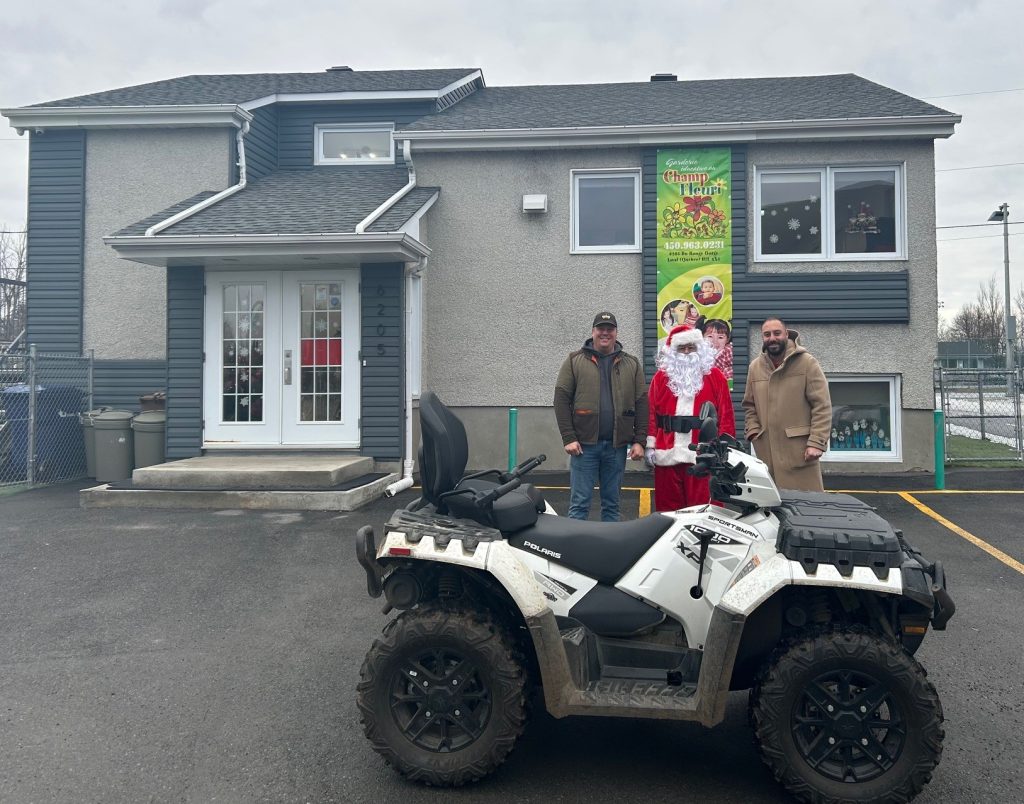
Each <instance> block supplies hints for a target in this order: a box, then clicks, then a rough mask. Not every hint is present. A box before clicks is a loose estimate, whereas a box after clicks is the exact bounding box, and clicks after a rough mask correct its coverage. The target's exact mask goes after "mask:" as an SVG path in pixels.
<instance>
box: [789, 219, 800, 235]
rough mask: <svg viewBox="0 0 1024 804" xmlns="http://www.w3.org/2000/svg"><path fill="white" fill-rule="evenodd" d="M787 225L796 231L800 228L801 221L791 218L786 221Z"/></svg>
mask: <svg viewBox="0 0 1024 804" xmlns="http://www.w3.org/2000/svg"><path fill="white" fill-rule="evenodd" d="M786 226H788V227H789V228H790V229H791V230H792V231H794V232H795V231H796V230H797V229H799V228H800V221H798V220H797V219H796V218H790V219H789V220H788V221H786Z"/></svg>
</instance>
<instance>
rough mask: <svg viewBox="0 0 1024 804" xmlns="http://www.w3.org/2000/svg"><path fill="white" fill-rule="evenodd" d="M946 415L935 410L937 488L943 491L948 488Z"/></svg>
mask: <svg viewBox="0 0 1024 804" xmlns="http://www.w3.org/2000/svg"><path fill="white" fill-rule="evenodd" d="M944 419H945V416H944V415H943V413H942V411H941V410H937V411H935V488H936V490H938V491H942V490H943V489H945V488H946V439H945V430H946V425H945V421H944Z"/></svg>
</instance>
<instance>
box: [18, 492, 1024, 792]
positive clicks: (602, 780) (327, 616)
mask: <svg viewBox="0 0 1024 804" xmlns="http://www.w3.org/2000/svg"><path fill="white" fill-rule="evenodd" d="M984 477H988V478H990V480H991V479H992V478H993V477H994V478H995V479H994V480H992V482H991V484H990V485H994V486H998V485H999V476H998V474H996V473H990V474H989V475H984ZM1005 477H1006V478H1010V480H1012V482H1017V483H1018V485H1017V487H1016V488H1017V489H1018V490H1019V489H1020V488H1021V484H1020V483H1019V478H1017V479H1014V478H1013V476H1011V475H1006V476H1005ZM982 478H983V476H982V475H977V476H976V480H977V481H978V482H977V483H976V485H982V486H984V485H985V484H986V482H987V481H983V480H982ZM555 480H557V477H555V478H549V481H555ZM952 480H956V477H955V476H954V477H953V478H952ZM1010 480H1007V481H1005V482H1010ZM549 484H550V485H557V483H555V482H550V483H549ZM905 485H914V484H913V483H910V482H907V483H906V484H905ZM926 485H927V484H926V483H923V482H918V483H917V486H918V487H919V488H922V487H923V486H926ZM953 485H954V483H952V482H951V483H950V486H951V487H952V486H953ZM882 490H883V491H886V492H893V491H898V490H899V489H896V488H887V489H882ZM923 490H924V489H923V488H922V491H923ZM861 493H863V496H864V498H865V499H866V500H868V501H869V502H871V503H872V504H874V505H877V506H878V507H879V510H880V512H881V513H882V515H883V516H885V517H887V518H889V519H890V520H891V521H892V522H893V524H894V525H895V526H896V527H900V528H903V529H904V531H905V532H906V533H907V535H908V536H909V537H910V538H911V540H912V541H913V542H914V543H915V544H916V545H917V546H918V547H920V548H921V549H923V550H924V551H925V552H926V554H927V555H929V556H935V557H938V558H941V559H942V560H943V561H944V562H945V564H946V567H947V572H948V573H949V576H950V582H951V590H952V593H953V595H954V596H955V599H956V601H957V605H958V609H959V610H958V613H957V616H956V617H955V618H954V619H953V621H952V622H951V624H950V630H949V631H947V632H946V633H944V634H943V633H938V634H935V633H933V634H930V635H929V637H928V639H927V640H926V641H925V644H924V646H923V647H922V649H921V651H920V653H919V657H920V658H921V660H922V661H923V662H924V664H925V666H926V667H927V668H928V669H929V672H930V676H931V678H932V679H933V681H934V682H935V684H936V686H937V687H938V689H939V692H940V695H941V696H942V699H943V703H944V706H945V710H946V718H947V738H946V748H945V755H944V758H943V761H942V764H941V765H940V766H939V768H938V771H937V773H936V776H935V779H934V781H933V782H932V784H931V785H930V786H929V787H928V788H926V791H925V793H924V794H923V795H922V796H921V797H920V798H919V799H918V800H919V801H922V802H960V801H979V800H989V801H1011V800H1020V787H1021V781H1022V779H1021V768H1022V767H1024V748H1022V745H1021V739H1020V735H1021V734H1022V733H1024V696H1022V692H1024V689H1022V680H1021V667H1022V666H1024V650H1022V647H1021V646H1022V645H1024V617H1022V616H1021V613H1022V612H1024V574H1022V572H1024V568H1015V567H1014V566H1013V562H1021V561H1024V536H1022V534H1021V528H1020V519H1021V513H1020V512H1021V511H1022V510H1024V496H1021V495H1019V494H1016V495H1010V494H1002V493H998V492H996V493H985V494H943V495H935V494H925V493H921V494H919V495H917V496H915V497H914V498H913V499H914V500H917V501H919V502H922V503H923V505H925V506H926V507H927V508H928V509H929V510H930V511H931V513H928V512H926V511H923V510H921V509H920V508H918V507H915V506H914V505H913V504H912V501H911V500H908V499H906V498H904V497H901V496H899V495H898V494H895V493H864V492H861ZM548 494H549V497H550V498H551V499H552V500H553V502H554V504H555V506H556V507H557V508H559V510H564V504H565V492H563V491H558V490H551V491H549V492H548ZM411 495H412V492H407V493H406V494H405V495H403V496H402V497H400V498H399V500H398V501H397V502H404V500H405V498H406V497H410V496H411ZM640 498H641V492H626V498H625V503H626V504H625V506H624V512H625V514H626V515H627V516H634V515H635V513H636V511H637V510H638V509H639V505H640ZM395 502H396V501H381V502H380V503H379V504H376V505H374V506H373V507H372V508H370V509H368V510H365V509H364V511H362V512H356V513H352V514H342V515H333V514H329V513H319V512H318V513H268V512H242V511H217V512H210V511H133V510H104V509H94V510H88V511H83V510H80V509H79V508H78V506H77V495H76V491H75V489H74V488H73V487H60V488H54V489H43V490H38V491H33V492H29V493H23V494H17V495H13V496H7V497H0V761H2V764H0V801H4V802H7V801H11V802H25V801H69V802H70V801H76V802H77V801H97V802H99V801H104V802H109V801H132V802H135V801H214V800H216V801H274V802H277V801H297V802H298V801H345V802H381V801H384V802H389V801H401V802H403V804H413V803H414V802H449V801H465V802H470V801H472V802H476V801H495V802H499V801H500V802H508V801H523V802H534V801H535V802H542V801H543V802H551V801H564V802H570V801H584V800H586V801H590V802H593V801H603V800H616V799H618V800H641V799H643V800H648V801H669V800H675V801H686V800H688V799H697V800H700V801H702V802H783V801H787V800H788V799H787V797H786V796H785V795H784V794H783V792H782V791H781V789H780V788H779V787H778V786H777V785H776V784H775V783H774V782H773V781H772V779H771V777H770V775H769V773H768V771H767V770H766V769H765V768H764V766H762V765H761V763H760V760H759V758H758V756H757V754H756V753H755V750H754V748H753V745H752V741H751V736H750V732H749V729H748V727H747V724H746V712H745V695H744V694H736V695H734V696H733V700H732V701H731V703H730V707H729V710H728V716H727V719H726V722H725V723H723V724H722V725H720V726H719V727H717V728H715V729H713V730H710V731H707V730H704V729H702V728H700V727H698V726H695V725H693V724H686V723H658V722H649V721H630V720H619V719H611V718H593V719H592V718H577V719H569V720H563V721H556V720H554V719H552V718H550V717H548V716H547V715H545V714H539V715H537V716H535V718H534V720H533V722H532V723H531V724H530V726H529V727H528V729H527V732H526V734H525V736H524V738H523V740H522V741H521V743H520V745H519V746H518V747H517V749H516V750H515V751H514V752H513V754H512V756H511V757H510V759H509V761H508V763H507V764H506V765H505V766H504V767H503V768H502V769H501V770H500V771H499V772H498V773H497V774H495V775H494V776H492V777H491V778H489V779H487V780H485V781H484V782H482V783H480V784H476V785H473V786H471V787H470V788H468V789H464V790H458V791H439V790H432V789H429V788H422V787H419V786H417V785H412V784H407V783H405V782H403V781H402V780H400V779H399V778H398V777H397V776H396V775H395V774H394V773H392V772H391V771H390V770H389V769H388V768H386V767H385V766H384V764H383V762H382V761H380V760H379V759H378V757H377V756H376V755H375V754H374V753H373V752H372V751H371V750H370V749H369V747H368V744H367V743H366V742H365V741H364V739H363V738H362V735H361V732H360V729H359V726H358V716H357V713H356V708H355V705H354V689H353V688H354V685H355V681H356V677H357V673H358V668H359V664H360V662H361V660H362V656H363V654H364V652H365V650H366V648H367V647H368V645H369V643H370V642H371V640H372V639H373V638H374V635H375V634H376V633H378V632H379V630H380V627H381V626H382V625H383V623H384V620H385V618H384V617H383V616H381V614H380V611H379V605H380V604H379V602H378V601H371V600H370V599H369V598H367V597H366V594H365V581H364V576H363V573H362V571H361V569H359V567H358V565H357V564H356V563H355V560H354V558H353V547H352V536H353V533H354V531H355V528H356V527H357V526H358V525H361V524H363V523H364V522H373V523H376V524H379V523H380V522H382V521H383V520H384V519H385V518H386V517H387V514H388V513H389V511H390V509H391V508H392V507H393V506H394V504H395ZM933 514H934V515H937V516H939V517H944V518H945V519H947V520H948V521H949V522H950V523H951V524H953V525H955V526H959V527H960V528H961V529H963V530H964V531H965V532H966V533H967V534H968V535H970V536H973V537H974V538H975V540H976V541H972V540H970V539H968V538H967V536H965V535H963V534H962V533H957V532H954V531H953V530H951V529H950V528H949V527H948V526H947V525H945V524H942V523H941V522H940V521H938V520H937V519H936V518H935V516H933ZM979 542H981V543H982V544H979ZM983 545H988V546H989V547H991V548H992V549H993V550H994V551H995V552H992V551H986V549H984V547H983ZM1000 556H1002V558H1001V557H1000ZM1006 559H1009V562H1010V563H1007V560H1006Z"/></svg>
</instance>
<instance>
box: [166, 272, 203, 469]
mask: <svg viewBox="0 0 1024 804" xmlns="http://www.w3.org/2000/svg"><path fill="white" fill-rule="evenodd" d="M204 279H205V275H204V272H203V269H202V268H171V269H170V270H168V271H167V440H166V444H167V458H168V459H169V460H171V459H175V458H191V457H193V456H195V455H199V454H200V453H201V452H202V445H203V284H204Z"/></svg>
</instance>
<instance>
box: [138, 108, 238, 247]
mask: <svg viewBox="0 0 1024 804" xmlns="http://www.w3.org/2000/svg"><path fill="white" fill-rule="evenodd" d="M248 133H249V121H248V120H243V121H242V124H241V125H240V126H239V127H238V131H237V132H235V137H236V141H237V142H238V184H233V185H232V186H231V187H228V188H227V189H226V190H221V191H220V192H219V193H217V194H216V195H211V196H210V197H209V198H206V199H204V200H202V201H200V202H199V203H198V204H193V205H192V206H190V207H189V208H188V209H183V210H182V211H181V212H178V213H176V214H174V215H171V217H169V218H168V219H167V220H163V221H160V222H159V223H155V224H153V225H152V226H150V227H149V228H148V229H147V230H146V237H152V236H153V235H156V234H159V233H160V232H162V231H163V230H164V229H167V228H169V227H171V226H174V224H176V223H181V222H182V221H183V220H185V219H186V218H191V217H192V216H193V215H195V214H196V213H197V212H202V211H203V210H204V209H206V208H207V207H212V206H213V205H214V204H216V203H218V202H219V201H223V200H224V199H225V198H228V197H229V196H232V195H234V194H235V193H237V192H238V191H239V190H244V189H245V135H246V134H248Z"/></svg>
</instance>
